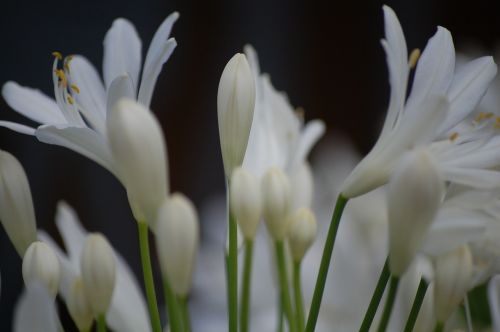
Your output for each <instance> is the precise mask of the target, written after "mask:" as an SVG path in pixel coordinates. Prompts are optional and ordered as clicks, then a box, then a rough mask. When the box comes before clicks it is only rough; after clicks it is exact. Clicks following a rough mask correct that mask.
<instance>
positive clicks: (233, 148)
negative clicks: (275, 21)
mask: <svg viewBox="0 0 500 332" xmlns="http://www.w3.org/2000/svg"><path fill="white" fill-rule="evenodd" d="M254 106H255V82H254V78H253V75H252V71H251V69H250V66H249V64H248V62H247V59H246V57H245V55H244V54H241V53H238V54H236V55H235V56H233V57H232V58H231V60H229V62H228V63H227V65H226V67H225V68H224V71H223V72H222V76H221V78H220V82H219V90H218V94H217V115H218V120H219V136H220V144H221V151H222V161H223V163H224V171H225V173H226V177H228V178H230V177H231V173H232V171H233V169H234V168H236V167H238V166H241V164H242V162H243V158H244V157H245V151H246V148H247V144H248V137H249V136H250V128H251V126H252V120H253V111H254Z"/></svg>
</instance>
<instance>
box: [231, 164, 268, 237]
mask: <svg viewBox="0 0 500 332" xmlns="http://www.w3.org/2000/svg"><path fill="white" fill-rule="evenodd" d="M230 195H231V197H230V203H231V211H232V213H233V214H234V216H235V217H236V220H237V221H238V225H240V229H241V232H242V233H243V236H244V237H245V238H247V239H254V238H255V234H256V233H257V228H258V227H259V222H260V218H261V215H262V203H261V193H260V182H259V180H258V179H257V178H256V177H255V176H254V175H252V174H251V173H250V172H247V171H245V170H244V169H242V168H237V169H235V170H234V171H233V175H232V176H231V188H230Z"/></svg>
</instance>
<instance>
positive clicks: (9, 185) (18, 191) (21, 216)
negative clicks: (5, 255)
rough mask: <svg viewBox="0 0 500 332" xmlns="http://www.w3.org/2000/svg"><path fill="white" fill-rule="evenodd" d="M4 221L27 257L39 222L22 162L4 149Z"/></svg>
mask: <svg viewBox="0 0 500 332" xmlns="http://www.w3.org/2000/svg"><path fill="white" fill-rule="evenodd" d="M0 222H1V223H2V225H3V228H4V229H5V232H6V233H7V235H8V236H9V239H10V241H11V242H12V244H13V245H14V247H15V248H16V250H17V253H18V254H19V255H20V256H21V257H23V256H24V253H25V251H26V249H28V247H29V245H30V244H31V243H33V242H35V241H36V221H35V211H34V208H33V200H32V198H31V191H30V187H29V184H28V178H27V177H26V173H25V172H24V169H23V167H22V166H21V164H20V163H19V161H18V160H17V159H16V158H15V157H14V156H13V155H11V154H10V153H8V152H5V151H1V150H0Z"/></svg>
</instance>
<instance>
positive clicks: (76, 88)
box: [70, 84, 80, 93]
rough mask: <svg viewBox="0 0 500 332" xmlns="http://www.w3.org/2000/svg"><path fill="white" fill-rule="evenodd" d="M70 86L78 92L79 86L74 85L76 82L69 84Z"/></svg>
mask: <svg viewBox="0 0 500 332" xmlns="http://www.w3.org/2000/svg"><path fill="white" fill-rule="evenodd" d="M70 87H71V90H73V91H75V92H76V93H80V88H79V87H78V86H76V84H71V85H70Z"/></svg>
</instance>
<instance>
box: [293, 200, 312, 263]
mask: <svg viewBox="0 0 500 332" xmlns="http://www.w3.org/2000/svg"><path fill="white" fill-rule="evenodd" d="M317 229H318V223H317V222H316V217H315V216H314V213H313V212H312V211H311V210H309V209H306V208H301V209H299V210H297V212H295V213H294V214H292V215H291V216H290V229H289V230H288V244H289V245H290V251H291V253H292V258H293V260H294V261H295V262H300V261H301V260H302V258H303V257H304V255H305V254H306V252H307V250H308V249H309V247H311V245H312V244H313V242H314V239H315V238H316V232H317Z"/></svg>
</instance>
